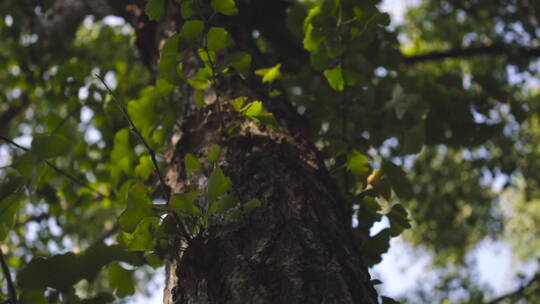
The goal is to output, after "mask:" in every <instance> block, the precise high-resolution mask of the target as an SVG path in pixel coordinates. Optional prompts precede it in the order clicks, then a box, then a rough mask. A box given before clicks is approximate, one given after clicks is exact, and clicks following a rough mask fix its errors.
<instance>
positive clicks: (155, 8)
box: [144, 0, 165, 21]
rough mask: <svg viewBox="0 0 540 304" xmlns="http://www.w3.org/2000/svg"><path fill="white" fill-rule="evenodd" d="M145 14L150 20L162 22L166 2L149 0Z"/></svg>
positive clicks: (163, 0)
mask: <svg viewBox="0 0 540 304" xmlns="http://www.w3.org/2000/svg"><path fill="white" fill-rule="evenodd" d="M144 12H145V13H146V14H147V15H148V18H150V20H157V21H159V20H161V19H162V18H163V17H164V16H165V0H148V2H146V6H145V7H144Z"/></svg>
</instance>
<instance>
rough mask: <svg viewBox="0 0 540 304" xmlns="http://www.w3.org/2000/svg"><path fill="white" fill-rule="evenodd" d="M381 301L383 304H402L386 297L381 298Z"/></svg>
mask: <svg viewBox="0 0 540 304" xmlns="http://www.w3.org/2000/svg"><path fill="white" fill-rule="evenodd" d="M381 301H382V302H381V304H400V303H399V302H398V301H396V300H394V299H392V298H389V297H385V296H381Z"/></svg>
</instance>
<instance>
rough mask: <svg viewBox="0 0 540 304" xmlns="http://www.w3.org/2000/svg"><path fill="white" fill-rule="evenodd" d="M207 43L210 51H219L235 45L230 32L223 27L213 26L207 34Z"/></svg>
mask: <svg viewBox="0 0 540 304" xmlns="http://www.w3.org/2000/svg"><path fill="white" fill-rule="evenodd" d="M206 44H207V48H208V50H209V51H214V52H216V51H219V50H222V49H226V48H228V47H230V46H232V45H233V40H232V38H231V35H230V34H229V32H227V30H226V29H224V28H222V27H212V28H210V30H209V31H208V34H207V36H206Z"/></svg>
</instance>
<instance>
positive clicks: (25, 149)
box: [0, 135, 108, 198]
mask: <svg viewBox="0 0 540 304" xmlns="http://www.w3.org/2000/svg"><path fill="white" fill-rule="evenodd" d="M0 139H1V140H3V141H5V142H7V143H8V144H10V145H12V146H14V147H17V148H19V149H21V150H24V151H26V152H28V151H29V149H28V148H25V147H23V146H21V145H19V144H17V143H16V142H14V141H13V140H11V139H9V138H7V137H5V136H2V135H0ZM45 164H47V166H49V167H51V168H52V169H53V170H54V171H56V172H57V173H59V174H61V175H63V176H64V177H66V178H68V179H69V180H71V181H72V182H74V183H76V184H78V185H79V186H81V187H84V188H87V189H89V190H91V191H92V192H94V193H95V194H96V195H97V196H98V197H99V198H105V197H108V195H105V194H103V193H101V192H100V191H99V190H97V189H95V188H94V187H92V186H90V184H89V183H88V182H87V181H86V180H81V179H79V178H77V177H75V176H73V175H71V174H69V173H67V172H66V171H64V170H62V169H60V168H58V167H57V166H55V165H54V164H53V163H51V162H50V161H48V160H46V161H45Z"/></svg>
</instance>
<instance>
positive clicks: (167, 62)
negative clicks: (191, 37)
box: [157, 32, 193, 84]
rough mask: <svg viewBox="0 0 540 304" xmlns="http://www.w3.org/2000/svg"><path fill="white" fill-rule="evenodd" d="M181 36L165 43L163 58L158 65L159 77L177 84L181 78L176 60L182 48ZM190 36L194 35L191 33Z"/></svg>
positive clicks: (177, 35)
mask: <svg viewBox="0 0 540 304" xmlns="http://www.w3.org/2000/svg"><path fill="white" fill-rule="evenodd" d="M181 34H182V33H180V34H176V35H173V36H171V37H170V38H169V39H167V40H166V41H165V44H164V45H163V48H162V50H161V58H160V59H159V63H158V68H157V69H158V72H159V76H160V77H162V78H163V79H165V80H166V81H168V82H170V83H173V84H176V83H178V82H179V81H180V76H179V75H178V71H177V69H176V67H177V66H178V64H179V62H178V60H177V58H176V56H177V54H178V50H179V48H180V35H181ZM190 34H193V33H191V32H190Z"/></svg>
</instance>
